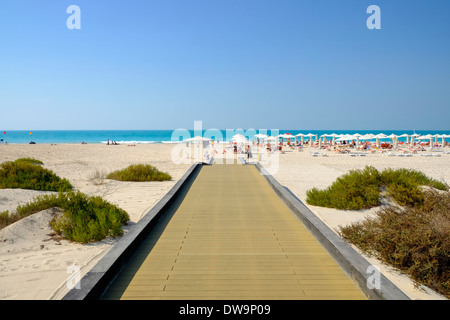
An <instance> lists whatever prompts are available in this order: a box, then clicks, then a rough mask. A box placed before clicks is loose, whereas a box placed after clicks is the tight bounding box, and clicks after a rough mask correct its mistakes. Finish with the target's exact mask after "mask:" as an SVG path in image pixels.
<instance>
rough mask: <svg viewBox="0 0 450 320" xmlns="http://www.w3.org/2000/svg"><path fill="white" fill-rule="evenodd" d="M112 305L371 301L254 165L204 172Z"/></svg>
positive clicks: (155, 234) (121, 282)
mask: <svg viewBox="0 0 450 320" xmlns="http://www.w3.org/2000/svg"><path fill="white" fill-rule="evenodd" d="M179 202H180V203H179V207H178V208H176V209H173V211H174V212H168V213H167V214H166V215H165V216H164V217H163V218H162V219H161V221H159V222H158V224H157V225H156V227H155V229H154V230H152V231H151V233H150V235H149V237H148V238H147V239H146V240H145V241H144V243H143V244H142V246H141V247H140V249H139V250H138V251H137V252H136V254H135V255H134V258H133V260H132V261H131V262H129V263H128V264H127V266H126V268H125V269H124V270H123V271H122V272H121V273H120V274H119V276H118V277H117V278H116V280H115V281H114V282H113V284H112V285H111V287H110V288H109V290H108V291H107V293H106V294H105V296H104V298H105V299H195V300H197V299H366V296H365V295H364V294H363V293H362V292H361V291H360V290H359V288H358V287H357V286H356V285H355V284H354V282H353V281H352V280H351V279H350V278H349V277H348V276H347V275H346V274H345V273H344V271H343V270H342V269H341V267H340V266H339V265H338V264H337V263H336V262H335V261H334V260H333V258H332V257H331V256H330V255H329V254H328V252H327V251H326V250H325V249H324V248H323V247H322V246H321V245H320V244H319V242H317V240H316V239H315V238H314V237H313V236H312V235H311V233H310V232H309V231H308V230H307V229H306V227H304V225H303V224H302V223H301V222H300V221H299V220H298V219H297V218H296V217H295V216H294V214H293V213H292V212H291V211H290V210H289V209H288V208H287V207H286V205H285V204H284V203H283V202H282V201H281V199H280V198H279V197H278V196H277V195H276V194H275V192H274V191H273V190H272V189H271V187H270V186H269V184H268V183H267V182H266V181H265V180H264V178H263V177H262V176H261V175H260V173H259V172H258V171H257V170H256V168H255V167H253V166H243V165H237V164H235V165H213V166H205V167H203V168H202V169H201V171H200V173H199V174H198V177H197V178H196V180H195V181H194V183H193V184H192V186H191V188H190V189H189V191H188V192H187V194H186V195H185V198H184V199H183V200H180V201H179Z"/></svg>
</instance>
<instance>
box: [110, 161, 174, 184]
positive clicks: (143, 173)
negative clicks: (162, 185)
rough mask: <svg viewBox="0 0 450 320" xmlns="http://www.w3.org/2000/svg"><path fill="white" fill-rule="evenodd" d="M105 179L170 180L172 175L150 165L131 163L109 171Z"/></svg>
mask: <svg viewBox="0 0 450 320" xmlns="http://www.w3.org/2000/svg"><path fill="white" fill-rule="evenodd" d="M106 178H107V179H113V180H119V181H140V182H143V181H165V180H170V179H172V177H171V176H170V175H169V174H168V173H166V172H161V171H159V170H158V169H157V168H155V167H154V166H151V165H143V164H137V165H131V166H129V167H128V168H126V169H123V170H118V171H114V172H111V173H110V174H109V175H108V176H107V177H106Z"/></svg>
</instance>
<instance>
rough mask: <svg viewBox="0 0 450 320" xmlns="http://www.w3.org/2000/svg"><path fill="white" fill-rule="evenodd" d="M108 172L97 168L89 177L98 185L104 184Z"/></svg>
mask: <svg viewBox="0 0 450 320" xmlns="http://www.w3.org/2000/svg"><path fill="white" fill-rule="evenodd" d="M105 178H106V173H105V172H104V171H103V170H99V169H95V171H94V172H93V173H92V174H91V175H90V177H89V179H90V180H91V181H92V182H93V183H94V184H95V185H96V186H99V185H102V184H104V183H105Z"/></svg>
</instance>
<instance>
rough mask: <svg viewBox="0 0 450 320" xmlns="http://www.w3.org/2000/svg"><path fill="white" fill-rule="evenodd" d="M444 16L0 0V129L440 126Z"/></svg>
mask: <svg viewBox="0 0 450 320" xmlns="http://www.w3.org/2000/svg"><path fill="white" fill-rule="evenodd" d="M72 4H75V5H78V6H79V7H80V9H81V30H69V29H68V28H67V27H66V20H67V18H68V17H69V14H67V13H66V10H67V7H68V6H70V5H72ZM372 4H375V5H378V6H379V7H380V8H381V26H382V29H381V30H369V29H367V27H366V20H367V18H368V17H369V14H367V13H366V9H367V7H368V6H369V5H372ZM449 16H450V1H448V0H431V1H430V0H395V1H393V0H389V1H388V0H370V1H367V0H340V1H338V0H130V1H103V0H69V1H67V0H1V1H0V37H1V38H0V40H1V41H0V130H15V129H18V130H19V129H23V130H31V129H33V130H38V129H175V128H188V129H191V128H193V125H194V120H202V121H203V128H204V129H208V128H220V129H227V128H229V129H235V128H255V129H272V128H279V129H305V130H307V129H337V130H339V129H355V130H357V129H360V130H361V129H367V130H374V129H399V130H403V129H411V130H412V129H414V128H415V129H436V130H450V125H449V123H450V22H449Z"/></svg>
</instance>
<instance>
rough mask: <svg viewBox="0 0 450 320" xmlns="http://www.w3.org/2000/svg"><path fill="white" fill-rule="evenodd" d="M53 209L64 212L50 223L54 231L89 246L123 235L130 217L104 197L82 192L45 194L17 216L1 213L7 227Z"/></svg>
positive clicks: (15, 214)
mask: <svg viewBox="0 0 450 320" xmlns="http://www.w3.org/2000/svg"><path fill="white" fill-rule="evenodd" d="M50 208H60V209H62V210H63V213H62V214H61V215H59V216H58V217H57V218H55V219H54V220H52V221H51V222H50V224H51V226H52V228H53V229H54V231H55V232H56V233H58V234H60V235H62V236H64V237H65V238H66V239H68V240H71V241H75V242H80V243H89V242H94V241H100V240H102V239H104V238H106V237H109V236H112V237H118V236H121V235H122V234H123V230H122V226H123V225H126V224H127V222H128V220H129V215H128V213H127V212H126V211H124V210H123V209H120V208H118V207H117V206H115V205H113V204H111V203H109V202H107V201H105V200H103V199H102V198H100V197H89V196H87V195H85V194H83V193H81V192H74V191H70V192H67V193H63V192H60V193H58V194H49V195H41V196H39V197H36V198H34V199H33V200H32V201H31V202H29V203H27V204H24V205H21V206H18V207H17V211H16V212H15V213H13V214H9V212H7V211H5V212H3V213H1V214H0V220H1V221H4V223H3V225H4V226H6V225H7V224H10V223H13V222H15V221H18V220H20V219H22V218H24V217H27V216H30V215H32V214H34V213H37V212H40V211H43V210H47V209H50Z"/></svg>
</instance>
